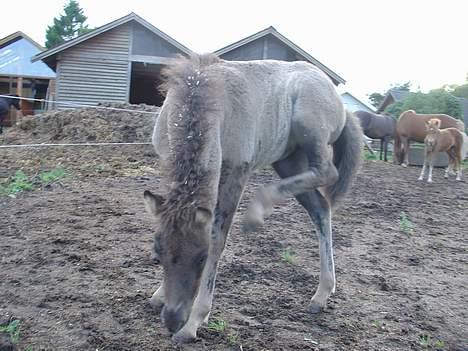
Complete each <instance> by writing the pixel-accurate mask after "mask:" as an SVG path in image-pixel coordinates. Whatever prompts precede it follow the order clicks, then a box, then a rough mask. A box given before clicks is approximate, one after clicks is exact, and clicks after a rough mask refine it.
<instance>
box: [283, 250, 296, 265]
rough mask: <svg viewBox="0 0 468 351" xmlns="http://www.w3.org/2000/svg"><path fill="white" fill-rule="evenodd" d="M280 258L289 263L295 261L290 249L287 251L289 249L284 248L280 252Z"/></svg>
mask: <svg viewBox="0 0 468 351" xmlns="http://www.w3.org/2000/svg"><path fill="white" fill-rule="evenodd" d="M281 258H282V260H283V261H285V262H287V263H289V264H294V263H295V262H296V257H295V256H294V254H293V253H292V252H291V251H289V249H286V250H284V251H283V252H281Z"/></svg>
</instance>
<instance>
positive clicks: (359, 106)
mask: <svg viewBox="0 0 468 351" xmlns="http://www.w3.org/2000/svg"><path fill="white" fill-rule="evenodd" d="M341 101H343V104H344V105H345V108H346V109H347V110H348V111H351V112H355V111H367V112H372V113H374V112H375V111H374V109H373V108H372V107H370V106H368V105H366V104H365V103H363V102H362V101H361V100H359V99H358V98H356V97H355V96H353V95H351V93H349V92H345V93H343V94H341Z"/></svg>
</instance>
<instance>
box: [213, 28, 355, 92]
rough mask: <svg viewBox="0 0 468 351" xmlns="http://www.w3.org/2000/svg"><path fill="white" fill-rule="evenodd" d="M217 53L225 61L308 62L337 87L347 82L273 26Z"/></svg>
mask: <svg viewBox="0 0 468 351" xmlns="http://www.w3.org/2000/svg"><path fill="white" fill-rule="evenodd" d="M215 53H216V54H217V55H218V56H220V57H221V58H223V59H225V60H237V61H244V60H266V59H273V60H283V61H307V62H310V63H312V64H313V65H315V66H317V67H318V68H320V69H321V70H322V71H323V72H325V73H326V74H327V75H328V76H329V77H330V79H331V80H332V81H333V83H334V84H335V85H339V84H344V83H345V82H346V81H345V80H344V79H343V78H342V77H340V76H339V75H338V74H336V73H335V72H333V71H332V70H331V69H330V68H328V67H327V66H325V65H324V64H323V63H321V62H320V61H319V60H317V59H316V58H314V57H312V56H311V55H310V54H308V53H307V52H306V51H304V50H303V49H301V48H300V47H299V46H298V45H296V44H294V43H293V42H292V41H291V40H289V39H288V38H286V37H285V36H284V35H282V34H281V33H280V32H278V31H277V30H276V29H275V28H274V27H272V26H270V27H268V28H266V29H264V30H262V31H260V32H257V33H255V34H252V35H250V36H248V37H246V38H244V39H241V40H239V41H237V42H235V43H233V44H231V45H228V46H226V47H224V48H222V49H219V50H217V51H215Z"/></svg>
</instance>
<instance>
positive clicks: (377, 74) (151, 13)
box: [0, 0, 468, 99]
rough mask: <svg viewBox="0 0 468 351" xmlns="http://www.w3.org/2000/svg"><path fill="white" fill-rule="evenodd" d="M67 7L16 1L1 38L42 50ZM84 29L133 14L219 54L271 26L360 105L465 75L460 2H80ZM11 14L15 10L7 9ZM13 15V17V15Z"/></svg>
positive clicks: (466, 16) (49, 1) (60, 0)
mask: <svg viewBox="0 0 468 351" xmlns="http://www.w3.org/2000/svg"><path fill="white" fill-rule="evenodd" d="M66 2H67V1H66V0H41V1H37V0H15V1H14V2H9V3H10V4H13V3H14V8H15V9H16V10H13V9H12V11H8V13H9V15H8V16H2V20H1V21H0V37H4V36H6V35H8V34H11V33H13V32H15V31H18V30H20V31H23V32H25V33H26V34H27V35H29V36H31V37H32V38H33V39H34V40H36V41H38V42H39V43H40V44H44V41H45V30H46V27H47V25H49V24H51V23H52V20H53V18H54V17H55V16H57V15H58V14H59V13H62V12H63V11H62V10H63V6H64V5H65V3H66ZM79 3H80V5H81V7H82V8H83V9H84V13H85V15H86V16H87V17H88V21H87V23H88V24H89V25H90V26H91V27H97V26H101V25H103V24H106V23H108V22H110V21H112V20H115V19H117V18H119V17H122V16H125V15H127V14H128V13H130V12H132V11H133V12H135V13H136V14H138V15H140V16H141V17H143V18H144V19H146V20H147V21H148V22H150V23H152V24H153V25H154V26H156V27H157V28H158V29H160V30H162V31H163V32H165V33H166V34H168V35H170V36H171V37H173V38H174V39H176V40H177V41H179V42H180V43H182V44H183V45H185V46H187V47H188V48H190V49H192V50H193V51H196V52H200V53H202V52H209V51H214V50H217V49H220V48H221V47H224V46H226V45H229V44H231V43H233V42H235V41H237V40H239V39H242V38H244V37H246V36H249V35H251V34H253V33H255V32H258V31H260V30H262V29H265V28H266V27H268V26H274V27H275V28H276V29H277V30H278V31H279V32H280V33H281V34H283V35H284V36H286V37H287V38H288V39H289V40H291V41H292V42H294V43H295V44H297V45H299V46H300V47H301V48H302V49H304V50H305V51H307V52H308V53H309V54H310V55H312V56H313V57H315V58H316V59H318V60H319V61H321V62H322V63H323V64H325V65H326V66H327V67H329V68H330V69H331V70H333V71H334V72H336V73H337V74H339V75H340V76H342V77H343V78H344V79H346V81H347V84H346V86H345V87H344V88H345V89H346V90H348V91H350V92H351V93H353V94H355V95H356V96H358V97H360V98H363V99H365V98H366V95H367V94H369V93H372V92H375V91H378V92H383V91H384V90H386V89H387V88H388V87H389V86H390V85H392V84H395V83H403V82H406V81H411V82H412V83H413V86H414V88H418V87H419V88H420V89H422V90H423V91H426V90H428V89H433V88H437V87H440V86H441V85H443V84H445V83H448V84H463V83H464V82H465V79H466V77H467V75H468V1H466V0H443V1H442V0H439V1H434V0H391V1H388V0H387V1H380V0H373V1H372V0H369V1H364V0H356V1H351V0H348V1H346V0H343V1H337V0H323V1H322V0H320V1H314V0H303V1H294V0H289V1H284V0H282V1H275V0H269V1H263V0H262V1H257V0H232V1H222V0H218V1H214V0H213V1H212V0H187V1H181V0H166V1H154V0H153V1H151V0H128V1H118V0H112V1H111V0H79ZM11 6H12V7H13V5H11ZM14 14H17V16H14Z"/></svg>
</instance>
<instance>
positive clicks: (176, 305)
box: [144, 191, 213, 333]
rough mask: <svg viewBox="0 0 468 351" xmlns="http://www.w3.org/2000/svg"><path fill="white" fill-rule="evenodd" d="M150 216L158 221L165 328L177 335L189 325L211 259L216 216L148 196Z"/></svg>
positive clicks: (146, 203) (207, 211)
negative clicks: (173, 206)
mask: <svg viewBox="0 0 468 351" xmlns="http://www.w3.org/2000/svg"><path fill="white" fill-rule="evenodd" d="M144 199H145V206H146V209H147V210H148V212H150V213H151V214H152V215H153V216H155V217H156V218H157V219H158V228H157V232H156V235H155V241H154V251H155V253H156V255H157V256H159V259H160V262H161V264H162V266H163V268H164V295H165V301H164V302H165V304H164V308H163V310H162V312H161V317H162V319H163V321H164V324H165V325H166V327H167V328H168V329H169V331H170V332H171V333H176V332H177V331H178V330H179V329H180V328H181V327H182V326H183V325H184V324H185V322H186V321H187V319H188V317H189V315H190V311H191V308H192V305H193V302H194V300H195V297H196V296H197V292H198V288H199V285H200V280H201V276H202V273H203V269H204V267H205V263H206V260H207V257H208V248H209V244H210V233H211V222H212V217H213V216H212V213H211V211H210V210H208V209H206V208H203V207H199V206H191V207H186V208H182V209H177V208H171V204H170V203H168V201H165V199H164V198H163V197H161V196H159V195H154V194H152V193H151V192H149V191H145V193H144Z"/></svg>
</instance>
